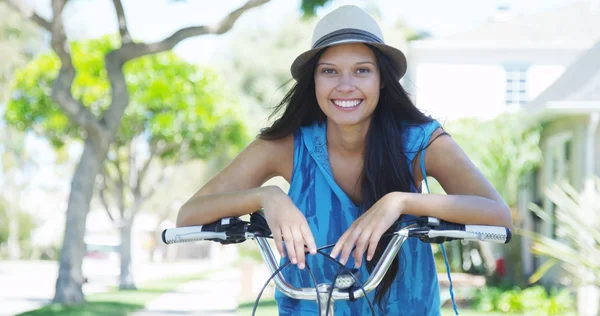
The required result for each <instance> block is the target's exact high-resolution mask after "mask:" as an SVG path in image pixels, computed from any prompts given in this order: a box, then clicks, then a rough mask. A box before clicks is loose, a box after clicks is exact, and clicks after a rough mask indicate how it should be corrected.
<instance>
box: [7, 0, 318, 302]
mask: <svg viewBox="0 0 600 316" xmlns="http://www.w3.org/2000/svg"><path fill="white" fill-rule="evenodd" d="M0 1H2V2H5V3H8V4H9V5H11V7H13V8H14V9H15V10H18V11H19V12H21V13H22V14H23V15H24V16H26V17H28V18H29V19H30V20H32V21H34V22H35V23H36V24H38V25H39V26H40V27H42V28H43V29H45V30H47V31H48V32H50V33H51V46H52V49H53V50H54V52H55V53H56V54H57V56H58V57H59V59H60V70H59V72H58V74H57V76H56V80H54V83H53V85H52V88H51V90H50V91H48V92H47V93H49V95H51V97H52V99H53V100H54V101H55V102H56V104H57V105H58V106H59V108H60V111H62V112H63V113H64V114H66V117H68V120H69V121H70V122H71V123H72V124H73V126H77V128H78V129H79V130H80V131H81V132H82V133H83V134H82V135H83V139H84V149H83V153H82V155H81V159H80V161H79V163H78V164H77V167H76V169H75V174H74V176H73V181H72V182H71V191H70V194H69V201H68V205H67V219H66V225H65V234H64V241H63V246H62V248H61V254H60V262H59V273H58V279H57V281H56V292H55V296H54V302H57V303H66V304H74V303H81V302H84V301H85V299H84V296H83V291H82V284H83V277H82V275H81V263H82V259H83V252H84V244H83V235H84V231H85V221H86V218H87V214H88V211H89V207H90V201H91V199H92V195H93V191H94V181H95V178H96V176H97V175H98V174H99V173H100V172H101V170H102V166H103V163H104V160H105V159H106V156H107V153H108V151H109V149H110V146H111V144H112V143H113V142H114V141H115V139H116V135H117V131H118V130H119V125H120V124H121V120H122V118H123V115H124V114H125V109H126V108H127V105H128V104H129V100H130V95H129V91H128V89H127V84H126V79H125V75H124V73H123V68H124V66H125V64H126V63H127V62H128V61H131V60H134V59H136V58H140V57H143V56H147V55H152V54H157V53H161V52H165V51H168V50H171V49H172V48H173V47H175V45H177V44H178V43H180V42H181V41H183V40H185V39H187V38H190V37H194V36H201V35H207V34H216V35H218V34H223V33H226V32H228V31H229V30H230V29H231V28H232V27H233V25H234V23H235V22H236V20H237V19H238V18H239V17H240V16H242V14H244V13H245V12H246V11H248V10H250V9H252V8H254V7H257V6H260V5H263V4H265V3H267V2H269V0H248V1H247V2H246V3H245V4H244V5H242V6H241V7H239V8H238V9H236V10H234V11H232V12H231V13H229V14H228V15H227V16H226V17H225V18H224V19H223V20H221V21H220V22H218V23H216V24H215V25H200V26H192V27H186V28H182V29H180V30H178V31H176V32H175V33H173V34H172V35H170V36H168V37H166V38H164V39H163V40H160V41H158V42H154V43H143V42H136V41H135V40H134V39H133V38H132V37H131V35H130V33H129V28H128V24H127V18H126V14H125V10H124V8H123V4H122V2H121V0H113V4H114V7H115V13H116V15H117V21H118V25H119V35H120V36H119V37H120V39H119V40H120V42H119V45H118V46H117V48H115V49H114V50H111V51H110V52H107V53H106V54H105V55H104V69H102V71H105V72H106V75H107V77H108V81H109V87H110V89H108V90H107V91H109V95H108V94H107V96H106V98H105V100H106V102H107V103H108V104H105V105H104V106H103V107H100V106H94V107H88V106H86V105H84V103H83V102H82V100H78V99H76V98H75V97H74V94H73V83H74V80H75V77H76V75H77V72H76V68H75V67H74V64H73V60H72V57H71V45H70V43H69V41H68V40H67V36H66V34H65V28H64V20H63V14H62V13H63V11H64V9H65V6H66V5H67V0H53V1H52V19H51V20H47V19H45V18H43V17H41V16H40V15H39V14H37V13H36V12H35V11H34V10H31V9H27V8H25V6H24V5H23V4H22V2H20V1H14V0H0ZM326 1H327V0H303V5H305V4H312V6H308V8H314V7H317V6H319V5H321V4H323V3H324V2H326Z"/></svg>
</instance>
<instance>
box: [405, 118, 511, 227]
mask: <svg viewBox="0 0 600 316" xmlns="http://www.w3.org/2000/svg"><path fill="white" fill-rule="evenodd" d="M441 132H442V130H441V129H438V130H437V131H436V132H435V133H434V135H433V136H432V140H433V139H435V140H434V141H432V142H431V144H430V146H429V148H427V151H426V153H425V170H427V174H428V175H430V176H432V177H433V178H435V179H436V180H437V181H438V182H439V183H440V185H441V186H442V187H443V188H444V191H446V193H447V194H448V195H437V194H425V195H422V194H417V193H401V195H402V198H401V199H402V201H403V202H402V204H403V207H402V208H403V210H404V212H403V213H406V214H412V215H416V216H423V215H425V216H435V217H439V218H441V219H444V220H447V221H451V222H457V223H462V224H482V225H499V226H504V227H508V228H512V219H511V215H510V210H509V208H508V206H507V205H506V203H505V202H504V200H503V199H502V197H501V196H500V194H498V192H497V191H496V189H494V187H493V186H492V185H491V183H490V182H489V181H488V180H487V179H486V178H485V176H484V175H483V174H482V173H481V172H480V171H479V170H478V169H477V168H476V167H475V165H473V163H472V162H471V160H470V159H469V157H467V155H466V154H465V152H464V151H463V150H462V149H461V148H460V146H458V144H456V142H455V141H454V140H453V139H452V138H451V137H450V136H447V135H442V136H440V137H438V138H437V139H436V138H435V136H437V135H439V134H440V133H441ZM418 158H419V157H417V158H416V159H415V160H417V159H418ZM417 161H418V160H417ZM413 165H414V166H418V164H416V163H415V164H413ZM413 170H415V178H417V180H422V179H423V176H422V174H421V170H420V168H418V167H416V168H413Z"/></svg>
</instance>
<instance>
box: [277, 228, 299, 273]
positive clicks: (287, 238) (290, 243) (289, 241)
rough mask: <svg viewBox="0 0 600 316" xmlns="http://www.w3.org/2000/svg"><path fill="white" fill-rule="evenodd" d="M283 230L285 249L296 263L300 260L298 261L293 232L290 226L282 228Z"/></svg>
mask: <svg viewBox="0 0 600 316" xmlns="http://www.w3.org/2000/svg"><path fill="white" fill-rule="evenodd" d="M281 232H282V233H283V242H284V243H285V250H286V252H287V254H288V256H289V257H290V261H291V262H292V263H293V264H296V263H297V262H298V261H296V249H295V247H294V237H293V236H292V232H291V231H290V229H289V227H285V228H282V230H281Z"/></svg>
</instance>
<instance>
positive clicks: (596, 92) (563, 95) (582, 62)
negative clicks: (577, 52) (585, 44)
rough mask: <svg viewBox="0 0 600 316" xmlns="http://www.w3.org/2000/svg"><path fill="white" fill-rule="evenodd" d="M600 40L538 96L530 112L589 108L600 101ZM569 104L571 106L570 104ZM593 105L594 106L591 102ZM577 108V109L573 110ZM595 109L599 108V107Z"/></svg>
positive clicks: (531, 103)
mask: <svg viewBox="0 0 600 316" xmlns="http://www.w3.org/2000/svg"><path fill="white" fill-rule="evenodd" d="M599 56H600V41H598V42H597V43H596V44H595V45H594V46H593V47H592V48H591V49H589V50H587V51H585V52H584V53H583V54H582V55H581V56H579V57H578V58H577V59H576V60H575V61H574V62H573V63H572V64H571V65H570V66H569V67H568V68H567V69H566V70H565V72H564V73H563V74H562V75H561V76H560V77H559V78H558V79H556V81H554V82H553V83H552V84H551V85H550V86H549V87H548V88H547V89H546V90H544V91H543V92H542V93H541V94H540V95H538V96H537V97H536V98H535V99H533V100H532V101H531V102H529V103H528V104H527V105H526V106H525V109H526V110H527V111H532V112H539V111H542V110H544V109H548V108H553V109H557V108H561V107H565V106H566V107H571V106H577V105H586V104H587V106H586V108H588V110H593V109H595V108H596V104H600V102H597V101H600V57H599ZM569 104H570V105H569ZM590 104H593V106H592V108H589V105H590ZM573 110H575V109H573ZM596 110H600V107H598V108H597V109H596Z"/></svg>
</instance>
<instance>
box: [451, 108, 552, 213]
mask: <svg viewBox="0 0 600 316" xmlns="http://www.w3.org/2000/svg"><path fill="white" fill-rule="evenodd" d="M446 129H447V131H448V132H449V133H450V135H452V137H453V139H454V140H455V141H456V142H457V143H458V144H459V145H460V146H461V147H462V148H463V150H464V151H465V152H466V153H467V155H468V156H469V158H470V159H471V160H472V161H473V163H474V164H475V165H476V166H477V168H479V170H481V172H482V173H483V174H484V175H485V176H486V178H487V179H488V180H489V181H490V182H491V183H492V185H493V186H494V187H495V188H496V189H497V190H498V192H499V193H500V195H501V196H502V198H504V200H505V201H506V202H507V203H508V205H515V204H516V202H517V194H518V191H519V186H520V185H521V180H522V178H523V176H524V175H525V174H526V173H527V172H529V171H531V170H533V169H534V168H536V167H537V166H538V165H539V163H540V162H541V159H542V153H541V149H540V147H539V140H540V132H541V128H540V127H539V126H538V125H534V124H531V122H528V121H527V119H524V118H522V117H519V116H518V115H503V116H499V117H497V118H495V119H493V120H491V121H480V120H476V119H462V120H458V121H453V122H451V123H449V124H448V127H447V128H446ZM474 131H476V132H474Z"/></svg>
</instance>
